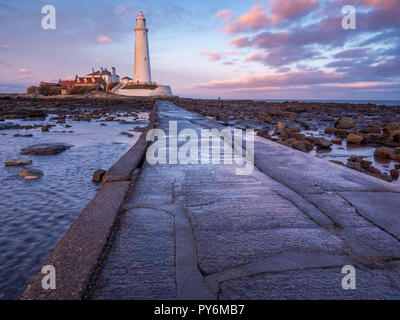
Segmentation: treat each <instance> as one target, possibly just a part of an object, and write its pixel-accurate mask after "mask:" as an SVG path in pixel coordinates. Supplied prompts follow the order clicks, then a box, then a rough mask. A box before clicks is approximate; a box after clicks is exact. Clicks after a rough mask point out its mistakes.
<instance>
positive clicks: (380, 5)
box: [338, 0, 399, 10]
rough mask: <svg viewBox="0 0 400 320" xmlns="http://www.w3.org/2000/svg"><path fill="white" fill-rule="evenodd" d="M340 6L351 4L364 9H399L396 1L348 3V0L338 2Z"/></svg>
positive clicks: (357, 0)
mask: <svg viewBox="0 0 400 320" xmlns="http://www.w3.org/2000/svg"><path fill="white" fill-rule="evenodd" d="M338 2H339V3H340V4H342V5H344V4H352V5H355V6H362V7H365V8H376V9H385V10H387V9H396V8H398V7H399V1H398V0H353V1H352V2H353V3H348V2H349V1H348V0H338Z"/></svg>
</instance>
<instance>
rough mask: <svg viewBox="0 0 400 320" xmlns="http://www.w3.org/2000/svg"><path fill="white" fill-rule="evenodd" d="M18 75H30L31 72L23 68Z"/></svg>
mask: <svg viewBox="0 0 400 320" xmlns="http://www.w3.org/2000/svg"><path fill="white" fill-rule="evenodd" d="M18 73H19V74H28V73H30V71H29V70H28V69H25V68H21V69H19V70H18Z"/></svg>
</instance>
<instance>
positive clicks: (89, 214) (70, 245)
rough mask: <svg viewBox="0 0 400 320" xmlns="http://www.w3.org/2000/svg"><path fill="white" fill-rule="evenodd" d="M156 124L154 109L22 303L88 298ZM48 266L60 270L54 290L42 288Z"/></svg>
mask: <svg viewBox="0 0 400 320" xmlns="http://www.w3.org/2000/svg"><path fill="white" fill-rule="evenodd" d="M155 121H156V112H155V107H154V109H153V110H152V112H151V113H150V122H149V124H148V126H147V127H146V128H145V130H144V132H143V133H142V134H141V136H140V137H139V139H138V141H137V142H136V144H135V145H134V146H133V147H132V148H131V149H130V150H129V151H128V152H127V153H126V154H125V155H123V156H122V157H121V158H120V159H119V160H118V161H117V162H116V163H115V164H114V165H113V166H112V167H111V168H110V169H109V170H108V171H107V173H106V175H105V176H104V178H103V187H102V188H101V189H100V190H99V191H98V192H97V194H96V196H95V197H94V199H93V200H92V201H91V202H90V203H89V204H88V205H87V206H86V207H85V208H84V209H83V211H82V212H81V213H80V214H79V216H78V218H77V219H76V220H75V222H74V223H73V224H72V226H71V227H70V228H69V230H68V231H67V232H66V234H65V235H64V236H63V238H62V239H61V240H60V241H59V242H58V244H57V245H56V247H55V248H54V249H53V251H52V252H51V254H50V255H49V257H48V258H47V259H46V261H45V262H44V263H43V265H42V267H41V268H40V270H39V272H38V273H37V274H36V275H35V276H34V277H33V278H32V280H31V281H30V283H29V285H28V286H27V288H26V289H25V291H24V292H23V294H22V295H21V298H20V299H21V300H81V299H84V298H86V297H87V294H88V291H89V286H90V284H91V282H92V280H93V279H94V278H95V276H96V274H97V273H98V269H99V263H100V261H101V259H103V258H104V256H105V248H106V245H107V243H108V240H109V239H110V237H112V234H113V233H115V232H114V231H115V229H117V228H116V221H117V220H118V216H119V213H120V210H121V206H122V204H123V203H124V201H125V198H126V196H127V194H128V191H129V189H130V187H131V184H132V183H133V182H132V181H131V176H132V173H133V171H134V170H135V169H136V168H138V167H139V166H140V165H141V164H142V161H144V158H145V152H146V149H147V146H148V142H147V141H146V135H147V132H148V131H149V130H150V129H152V128H154V124H155ZM47 265H51V266H54V268H55V270H56V289H54V290H51V289H49V290H46V289H43V287H42V279H43V277H45V275H46V274H42V272H41V270H42V268H43V266H47ZM100 269H101V268H100Z"/></svg>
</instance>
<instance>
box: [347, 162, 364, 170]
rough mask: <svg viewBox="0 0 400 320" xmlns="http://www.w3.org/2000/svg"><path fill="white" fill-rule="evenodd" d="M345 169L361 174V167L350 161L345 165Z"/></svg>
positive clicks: (357, 163)
mask: <svg viewBox="0 0 400 320" xmlns="http://www.w3.org/2000/svg"><path fill="white" fill-rule="evenodd" d="M347 168H350V169H353V170H356V171H360V172H362V167H361V164H360V163H359V162H353V161H350V162H348V163H347Z"/></svg>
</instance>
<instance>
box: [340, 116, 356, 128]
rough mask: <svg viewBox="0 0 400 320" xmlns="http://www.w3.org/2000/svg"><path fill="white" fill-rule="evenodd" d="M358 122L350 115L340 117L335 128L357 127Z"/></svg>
mask: <svg viewBox="0 0 400 320" xmlns="http://www.w3.org/2000/svg"><path fill="white" fill-rule="evenodd" d="M356 127H357V125H356V122H355V121H354V119H353V118H350V117H346V116H343V117H340V118H339V120H337V121H336V122H335V128H337V129H354V128H356Z"/></svg>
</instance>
